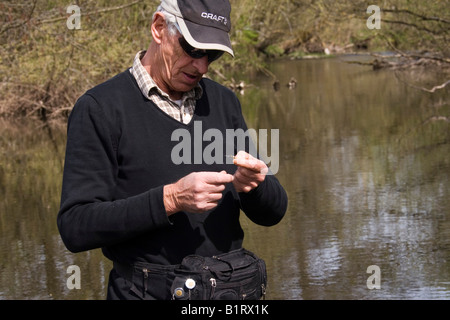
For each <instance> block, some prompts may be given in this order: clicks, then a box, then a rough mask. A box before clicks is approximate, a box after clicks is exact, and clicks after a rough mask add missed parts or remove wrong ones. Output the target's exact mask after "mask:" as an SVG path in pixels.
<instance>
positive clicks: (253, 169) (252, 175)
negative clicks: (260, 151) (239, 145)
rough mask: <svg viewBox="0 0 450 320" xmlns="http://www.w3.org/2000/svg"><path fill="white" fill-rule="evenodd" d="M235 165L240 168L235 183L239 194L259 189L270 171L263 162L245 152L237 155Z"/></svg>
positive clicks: (235, 175) (236, 173)
mask: <svg viewBox="0 0 450 320" xmlns="http://www.w3.org/2000/svg"><path fill="white" fill-rule="evenodd" d="M234 164H235V165H237V166H238V169H237V170H236V172H235V174H234V181H233V185H234V188H235V189H236V191H237V192H250V191H251V190H253V189H255V188H257V187H258V186H259V185H260V184H261V182H263V181H264V179H265V177H266V174H267V173H268V171H269V169H268V168H267V165H266V164H265V163H264V162H263V161H261V160H259V159H257V158H255V157H253V156H251V155H250V154H248V153H246V152H244V151H240V152H239V153H238V154H237V155H236V157H235V158H234Z"/></svg>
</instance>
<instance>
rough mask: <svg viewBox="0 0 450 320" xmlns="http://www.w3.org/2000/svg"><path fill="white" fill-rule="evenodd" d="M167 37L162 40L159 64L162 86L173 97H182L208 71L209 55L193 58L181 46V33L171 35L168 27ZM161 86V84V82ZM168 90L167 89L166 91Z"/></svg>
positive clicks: (165, 31)
mask: <svg viewBox="0 0 450 320" xmlns="http://www.w3.org/2000/svg"><path fill="white" fill-rule="evenodd" d="M164 33H165V37H164V39H163V41H162V42H161V51H160V52H161V55H160V58H161V63H160V66H159V72H158V74H159V76H160V79H159V80H160V82H162V83H163V86H164V88H161V89H162V90H164V91H165V92H166V93H168V94H169V96H170V97H171V98H173V99H180V98H181V96H182V94H183V93H184V92H187V91H189V90H191V89H193V88H194V87H195V86H196V85H197V84H198V82H199V81H200V80H201V79H202V77H203V75H204V74H205V73H207V72H208V67H209V62H208V57H207V56H204V57H202V58H200V59H194V58H191V57H190V56H189V55H187V53H186V52H184V50H183V48H181V46H180V43H179V42H178V38H180V37H181V35H180V34H179V33H177V34H176V35H171V34H170V33H169V32H168V30H167V28H166V30H164ZM159 85H160V86H161V84H159ZM166 90H167V91H166Z"/></svg>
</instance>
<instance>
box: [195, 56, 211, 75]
mask: <svg viewBox="0 0 450 320" xmlns="http://www.w3.org/2000/svg"><path fill="white" fill-rule="evenodd" d="M192 60H193V62H192V65H193V66H194V67H195V68H196V69H197V71H198V72H199V73H201V74H205V73H207V72H208V67H209V61H208V56H207V55H206V56H204V57H201V58H200V59H192Z"/></svg>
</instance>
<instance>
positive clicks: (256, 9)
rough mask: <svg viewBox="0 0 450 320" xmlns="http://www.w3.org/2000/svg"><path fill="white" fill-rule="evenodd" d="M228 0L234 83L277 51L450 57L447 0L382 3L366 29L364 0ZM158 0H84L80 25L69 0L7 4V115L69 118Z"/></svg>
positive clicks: (141, 43) (0, 106) (122, 61)
mask: <svg viewBox="0 0 450 320" xmlns="http://www.w3.org/2000/svg"><path fill="white" fill-rule="evenodd" d="M230 2H231V5H232V8H233V10H232V17H231V18H232V22H233V24H232V32H231V39H232V42H233V47H234V50H235V53H236V57H235V58H234V59H233V58H231V57H230V56H228V55H224V57H223V58H222V59H220V60H219V61H217V62H215V63H214V64H213V65H212V66H211V68H210V69H211V72H210V73H209V76H210V77H211V78H213V79H214V80H217V81H219V82H221V83H225V84H226V85H235V86H236V81H237V80H236V79H233V77H234V76H235V74H236V73H237V72H241V73H248V74H256V73H261V74H262V75H263V76H268V77H272V78H273V75H272V74H271V73H270V71H269V70H268V68H267V65H268V64H269V63H270V62H271V61H273V59H309V58H312V57H314V58H317V57H327V56H332V55H340V54H348V53H354V52H357V53H370V52H381V51H386V50H389V51H392V52H395V53H396V54H399V55H403V58H406V55H407V54H405V53H407V52H408V51H410V50H415V51H416V52H418V53H419V55H417V56H411V57H409V59H410V61H414V60H416V61H417V60H420V59H422V61H424V60H423V59H425V60H426V61H432V60H433V61H434V62H435V63H442V64H445V65H450V60H449V59H450V49H449V48H448V43H449V41H448V40H449V39H448V27H449V26H450V18H449V17H448V16H445V14H446V12H448V10H446V9H447V7H446V4H445V2H432V3H430V2H423V1H418V0H414V1H410V0H408V1H407V0H400V1H396V2H395V5H396V6H395V7H394V6H393V4H391V3H390V1H388V2H386V3H385V7H384V8H380V9H381V13H380V17H381V26H380V29H372V28H369V27H368V24H367V23H368V19H369V18H370V13H367V4H366V3H365V2H364V1H352V2H349V1H344V0H338V1H334V2H328V1H314V2H313V3H311V1H306V0H305V1H303V0H299V1H292V0H281V1H266V2H263V3H261V2H260V1H258V0H239V1H238V0H231V1H230ZM158 3H159V1H158V0H152V1H147V2H145V3H144V1H134V2H125V1H124V0H118V1H115V4H114V5H112V4H111V3H110V2H109V1H106V0H101V1H95V2H90V1H86V2H83V3H80V6H79V9H80V12H81V16H80V28H79V29H78V28H69V27H68V25H67V21H68V19H70V17H71V15H70V13H67V11H66V8H67V3H66V2H64V1H62V0H57V1H53V2H52V3H51V4H50V3H45V2H30V3H27V4H23V5H19V4H15V3H4V2H3V3H1V4H0V16H1V17H2V20H3V21H6V23H5V24H4V25H2V27H1V28H0V45H1V47H0V61H1V64H0V116H1V117H3V118H8V119H12V118H37V119H40V120H42V121H43V122H45V123H47V122H51V121H54V120H56V119H66V118H67V116H68V114H69V113H70V110H71V108H72V107H73V104H74V103H75V101H76V99H77V98H78V97H79V96H80V95H82V94H83V93H84V92H85V91H86V90H88V89H89V88H91V87H93V86H95V85H96V84H98V83H101V82H103V81H105V80H106V79H108V78H110V77H112V76H114V75H115V74H117V73H119V72H121V71H123V70H125V69H126V68H128V67H129V66H130V65H131V63H132V60H133V58H134V56H135V54H136V52H137V51H138V50H141V49H145V48H147V46H148V42H149V40H150V39H149V34H148V30H149V28H150V24H151V21H150V19H149V17H151V16H152V13H153V11H154V10H155V8H156V7H157V5H158ZM392 8H395V9H392ZM66 20H67V21H66ZM431 56H433V59H429V58H430V57H431ZM439 59H440V60H439ZM377 63H378V62H377ZM377 66H378V67H390V65H389V64H388V63H387V64H386V63H384V62H382V63H378V64H377ZM274 80H275V79H274Z"/></svg>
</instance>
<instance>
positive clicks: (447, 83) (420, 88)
mask: <svg viewBox="0 0 450 320" xmlns="http://www.w3.org/2000/svg"><path fill="white" fill-rule="evenodd" d="M395 77H396V78H397V80H399V81H400V82H403V83H404V84H406V85H408V86H410V87H412V88H415V89H419V90H422V91H425V92H430V93H434V92H436V90H440V89H444V88H445V87H446V86H447V85H449V84H450V80H447V81H446V82H444V83H443V84H440V85H438V86H434V87H433V88H431V89H427V88H424V87H420V86H416V85H415V84H412V83H409V82H407V81H405V80H403V79H401V78H400V77H399V76H398V74H397V72H395Z"/></svg>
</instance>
